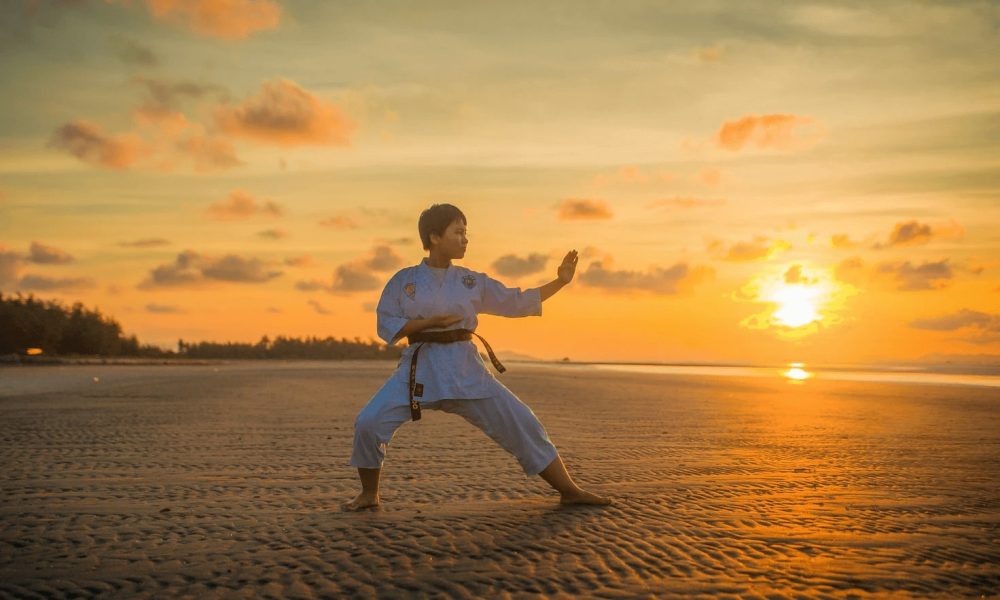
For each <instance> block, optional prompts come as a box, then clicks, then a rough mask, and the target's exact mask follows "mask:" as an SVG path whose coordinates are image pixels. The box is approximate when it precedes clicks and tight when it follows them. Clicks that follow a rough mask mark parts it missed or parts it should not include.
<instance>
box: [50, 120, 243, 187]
mask: <svg viewBox="0 0 1000 600" xmlns="http://www.w3.org/2000/svg"><path fill="white" fill-rule="evenodd" d="M132 118H133V121H134V123H135V129H134V130H133V131H129V132H127V133H123V134H110V133H107V132H105V131H104V129H103V128H102V127H101V126H100V125H98V124H96V123H92V122H90V121H86V120H82V119H80V120H77V121H73V122H71V123H67V124H65V125H63V126H61V127H60V128H58V129H57V130H56V131H55V133H54V134H53V135H52V138H51V140H50V142H49V145H50V147H54V148H59V149H61V150H65V151H67V152H69V153H70V154H72V155H74V156H76V157H77V158H79V159H80V160H82V161H84V162H87V163H90V164H93V165H97V166H100V167H105V168H109V169H118V170H123V169H128V168H131V167H145V168H150V169H154V170H159V171H172V170H174V169H175V168H176V167H177V165H178V164H179V163H181V162H188V161H189V162H190V163H191V164H192V167H193V169H194V170H195V171H196V172H199V173H205V172H211V171H219V170H224V169H229V168H232V167H235V166H237V165H241V164H243V163H242V161H240V160H239V159H238V158H237V157H236V151H235V150H234V149H233V146H232V144H230V143H229V142H228V141H227V140H225V139H222V138H218V137H213V136H211V135H209V134H208V133H207V132H206V130H205V127H204V126H203V125H201V124H200V123H194V122H191V121H189V120H188V119H187V117H185V116H184V115H183V114H182V113H180V112H176V111H171V110H168V109H166V108H164V107H162V106H154V105H145V106H142V107H140V108H138V109H136V110H135V111H133V113H132Z"/></svg>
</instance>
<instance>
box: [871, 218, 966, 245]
mask: <svg viewBox="0 0 1000 600" xmlns="http://www.w3.org/2000/svg"><path fill="white" fill-rule="evenodd" d="M961 235H962V227H961V226H960V225H958V224H957V223H954V222H953V223H951V224H950V225H944V226H936V227H934V228H932V227H931V226H930V225H928V224H926V223H920V222H918V221H906V222H904V223H896V226H895V227H893V229H892V233H890V234H889V239H888V240H886V241H885V242H884V243H877V244H875V245H874V246H872V248H874V249H881V248H894V247H898V246H919V245H923V244H926V243H928V242H930V241H931V240H933V239H941V238H948V237H958V236H961Z"/></svg>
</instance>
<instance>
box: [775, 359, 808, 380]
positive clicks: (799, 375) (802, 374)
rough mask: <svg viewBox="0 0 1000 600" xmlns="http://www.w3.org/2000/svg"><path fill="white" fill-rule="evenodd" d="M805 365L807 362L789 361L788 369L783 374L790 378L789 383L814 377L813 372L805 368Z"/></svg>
mask: <svg viewBox="0 0 1000 600" xmlns="http://www.w3.org/2000/svg"><path fill="white" fill-rule="evenodd" d="M804 366H805V364H803V363H789V364H788V370H787V371H785V372H783V373H782V375H784V376H785V377H786V378H787V379H788V380H789V383H802V382H803V381H805V380H806V379H809V378H810V377H812V373H810V372H809V371H806V370H805V369H804V368H803V367H804Z"/></svg>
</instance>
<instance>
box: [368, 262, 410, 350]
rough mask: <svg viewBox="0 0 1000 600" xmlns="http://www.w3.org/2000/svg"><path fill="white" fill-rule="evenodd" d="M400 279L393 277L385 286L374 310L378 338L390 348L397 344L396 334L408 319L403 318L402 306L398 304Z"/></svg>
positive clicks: (400, 292) (400, 293) (400, 291)
mask: <svg viewBox="0 0 1000 600" xmlns="http://www.w3.org/2000/svg"><path fill="white" fill-rule="evenodd" d="M400 281H401V279H400V278H399V277H393V278H392V279H390V280H389V282H388V283H386V284H385V289H383V290H382V297H381V298H379V300H378V306H377V307H376V308H375V314H376V317H377V323H378V324H377V328H378V336H379V337H380V338H382V339H383V340H385V343H386V344H389V345H390V346H391V345H393V344H395V343H396V342H397V337H396V334H398V333H399V331H400V330H401V329H402V328H403V325H406V322H407V321H408V319H407V318H406V317H404V316H403V306H402V304H401V302H400V296H401V295H402V290H401V289H400V287H399V286H400V283H399V282H400Z"/></svg>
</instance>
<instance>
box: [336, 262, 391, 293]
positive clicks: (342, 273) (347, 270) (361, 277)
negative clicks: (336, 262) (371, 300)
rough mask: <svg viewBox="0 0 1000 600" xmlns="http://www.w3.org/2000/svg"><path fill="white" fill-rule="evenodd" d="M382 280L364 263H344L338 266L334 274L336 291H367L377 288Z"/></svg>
mask: <svg viewBox="0 0 1000 600" xmlns="http://www.w3.org/2000/svg"><path fill="white" fill-rule="evenodd" d="M381 285H382V284H381V282H380V281H379V280H378V278H376V277H375V276H374V275H372V274H371V272H370V271H369V270H368V269H367V268H366V267H365V266H364V265H362V264H357V263H355V264H352V263H348V264H344V265H340V266H339V267H337V270H336V271H335V272H334V275H333V285H332V286H330V290H331V291H334V292H367V291H371V290H377V289H379V288H380V287H381Z"/></svg>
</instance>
